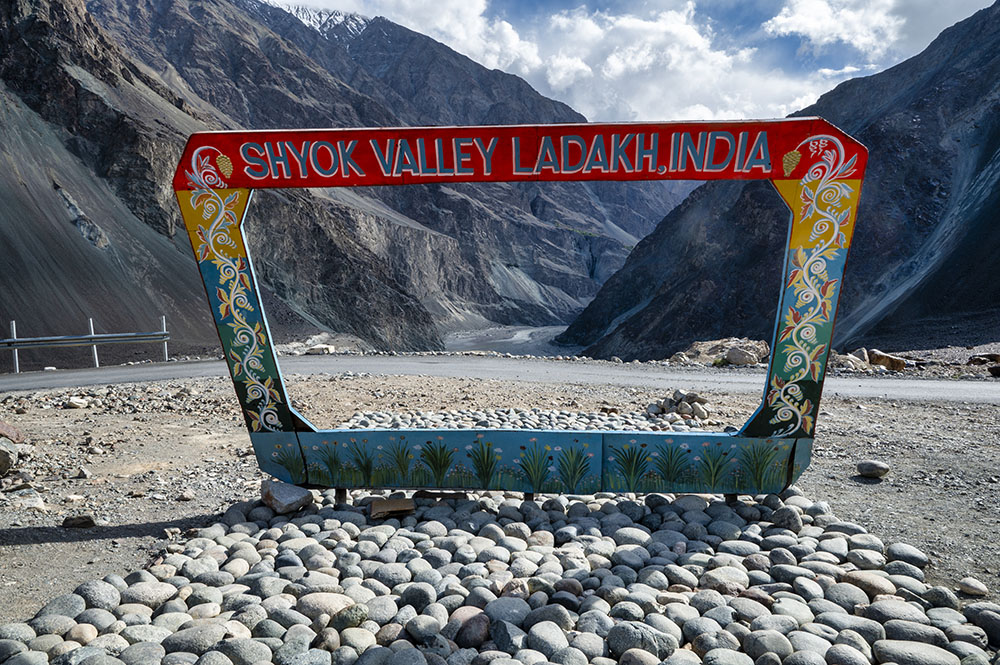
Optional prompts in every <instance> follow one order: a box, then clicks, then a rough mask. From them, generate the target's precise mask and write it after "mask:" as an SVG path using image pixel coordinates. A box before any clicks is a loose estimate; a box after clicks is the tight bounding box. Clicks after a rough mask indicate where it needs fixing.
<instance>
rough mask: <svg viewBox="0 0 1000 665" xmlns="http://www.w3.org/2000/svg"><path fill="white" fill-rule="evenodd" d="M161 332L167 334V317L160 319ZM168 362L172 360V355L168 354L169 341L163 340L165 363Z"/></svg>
mask: <svg viewBox="0 0 1000 665" xmlns="http://www.w3.org/2000/svg"><path fill="white" fill-rule="evenodd" d="M160 330H162V331H163V332H164V333H166V332H167V317H166V316H161V317H160ZM168 360H170V354H168V353H167V340H163V362H167V361H168Z"/></svg>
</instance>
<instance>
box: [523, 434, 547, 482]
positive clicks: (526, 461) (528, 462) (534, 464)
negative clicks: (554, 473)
mask: <svg viewBox="0 0 1000 665" xmlns="http://www.w3.org/2000/svg"><path fill="white" fill-rule="evenodd" d="M531 441H532V443H533V445H532V446H531V448H530V449H529V448H528V447H527V446H521V451H522V452H521V458H520V462H519V464H520V467H521V474H522V476H523V477H524V480H525V482H527V483H528V485H529V486H530V487H531V491H533V492H541V491H543V490H544V488H545V481H546V480H548V477H549V462H551V461H552V456H551V455H549V450H550V449H551V448H550V447H549V446H542V445H541V444H539V443H537V440H536V439H534V438H532V439H531Z"/></svg>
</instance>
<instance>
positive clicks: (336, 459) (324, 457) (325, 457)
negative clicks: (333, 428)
mask: <svg viewBox="0 0 1000 665" xmlns="http://www.w3.org/2000/svg"><path fill="white" fill-rule="evenodd" d="M318 452H319V463H320V464H321V465H322V466H321V467H320V468H321V470H322V472H323V474H324V475H325V476H326V478H327V482H328V483H333V482H334V481H336V479H337V476H338V475H339V474H340V471H341V469H342V462H341V460H340V447H339V446H338V445H337V442H336V441H334V442H333V444H332V445H331V444H330V442H329V441H324V442H323V445H322V446H320V448H319V451H318Z"/></svg>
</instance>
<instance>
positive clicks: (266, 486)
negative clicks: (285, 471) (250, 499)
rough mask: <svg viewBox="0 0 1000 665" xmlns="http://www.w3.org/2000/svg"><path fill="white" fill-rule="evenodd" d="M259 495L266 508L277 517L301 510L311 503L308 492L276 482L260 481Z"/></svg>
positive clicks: (311, 498)
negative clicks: (277, 515)
mask: <svg viewBox="0 0 1000 665" xmlns="http://www.w3.org/2000/svg"><path fill="white" fill-rule="evenodd" d="M260 495H261V499H262V500H263V501H264V503H265V504H266V505H267V507H268V508H270V509H271V510H273V511H274V512H276V513H278V514H279V515H283V514H285V513H293V512H295V511H297V510H301V509H302V508H305V507H306V506H308V505H309V504H311V503H312V502H313V495H312V492H310V491H309V490H307V489H305V488H303V487H298V486H296V485H289V484H288V483H283V482H281V481H278V480H262V481H260Z"/></svg>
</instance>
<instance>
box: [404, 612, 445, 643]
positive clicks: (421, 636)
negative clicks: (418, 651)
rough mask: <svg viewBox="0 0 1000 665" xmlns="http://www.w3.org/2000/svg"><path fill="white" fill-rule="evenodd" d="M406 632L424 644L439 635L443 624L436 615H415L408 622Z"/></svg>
mask: <svg viewBox="0 0 1000 665" xmlns="http://www.w3.org/2000/svg"><path fill="white" fill-rule="evenodd" d="M405 628H406V632H407V634H409V636H410V637H412V638H413V639H414V641H416V642H417V643H418V644H423V643H425V642H427V641H428V640H430V638H431V637H433V636H434V635H437V633H438V631H439V630H441V624H440V623H439V622H438V620H437V619H435V618H434V617H430V616H427V615H423V614H422V615H420V616H415V617H413V618H412V619H410V620H409V621H407V622H406V626H405Z"/></svg>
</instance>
